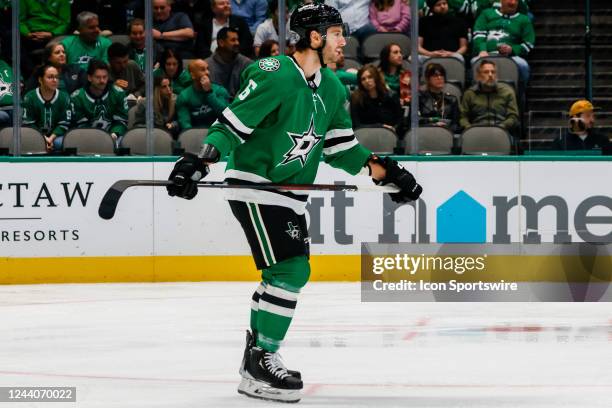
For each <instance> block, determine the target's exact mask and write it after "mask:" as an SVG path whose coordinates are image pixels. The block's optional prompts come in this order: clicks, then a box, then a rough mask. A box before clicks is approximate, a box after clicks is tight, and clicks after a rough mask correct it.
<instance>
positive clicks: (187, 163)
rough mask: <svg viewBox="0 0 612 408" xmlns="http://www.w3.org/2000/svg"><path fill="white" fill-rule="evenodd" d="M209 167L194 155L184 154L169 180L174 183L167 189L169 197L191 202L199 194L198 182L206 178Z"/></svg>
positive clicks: (175, 165)
mask: <svg viewBox="0 0 612 408" xmlns="http://www.w3.org/2000/svg"><path fill="white" fill-rule="evenodd" d="M207 174H208V166H207V165H206V164H205V163H204V160H202V159H201V158H200V157H198V156H196V155H195V154H193V153H184V154H183V156H182V157H181V158H180V159H178V160H177V162H176V163H175V164H174V169H172V172H171V173H170V176H169V177H168V180H170V181H172V182H174V184H171V185H169V186H167V187H166V189H167V190H168V195H170V196H171V197H173V196H177V197H181V198H185V199H187V200H191V199H192V198H193V197H195V196H196V195H197V194H198V181H200V180H201V179H203V178H204V177H206V175H207Z"/></svg>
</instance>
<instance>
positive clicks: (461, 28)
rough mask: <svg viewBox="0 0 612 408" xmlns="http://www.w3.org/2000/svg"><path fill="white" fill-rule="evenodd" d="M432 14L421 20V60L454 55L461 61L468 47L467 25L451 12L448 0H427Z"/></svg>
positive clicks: (453, 56)
mask: <svg viewBox="0 0 612 408" xmlns="http://www.w3.org/2000/svg"><path fill="white" fill-rule="evenodd" d="M427 4H428V5H429V7H430V8H431V11H432V14H431V15H429V16H426V17H422V18H421V20H420V21H419V60H420V61H421V62H423V61H425V60H426V59H428V58H433V57H452V58H457V59H458V60H460V61H461V62H463V61H464V59H463V56H464V55H465V53H466V52H467V49H468V39H467V37H468V36H467V26H466V25H465V23H464V21H463V20H462V19H461V18H459V17H457V16H454V15H451V14H450V13H449V5H448V0H427Z"/></svg>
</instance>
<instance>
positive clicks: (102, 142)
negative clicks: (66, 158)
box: [63, 128, 115, 155]
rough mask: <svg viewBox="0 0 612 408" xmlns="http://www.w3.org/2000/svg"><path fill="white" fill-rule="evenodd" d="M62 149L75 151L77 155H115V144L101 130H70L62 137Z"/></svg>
mask: <svg viewBox="0 0 612 408" xmlns="http://www.w3.org/2000/svg"><path fill="white" fill-rule="evenodd" d="M63 148H64V150H67V149H69V150H70V149H76V154H78V155H92V154H96V155H98V154H99V155H107V154H114V153H115V142H114V141H113V138H112V137H111V136H110V135H109V134H108V133H106V132H105V131H103V130H101V129H88V128H84V129H72V130H70V131H68V133H66V136H64V145H63Z"/></svg>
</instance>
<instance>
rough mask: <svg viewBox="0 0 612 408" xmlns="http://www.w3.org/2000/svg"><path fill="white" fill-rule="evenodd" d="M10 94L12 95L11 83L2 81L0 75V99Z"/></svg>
mask: <svg viewBox="0 0 612 408" xmlns="http://www.w3.org/2000/svg"><path fill="white" fill-rule="evenodd" d="M7 76H8V75H7ZM12 95H13V84H12V83H10V82H6V81H4V80H3V79H2V78H1V77H0V99H2V98H4V97H5V96H12Z"/></svg>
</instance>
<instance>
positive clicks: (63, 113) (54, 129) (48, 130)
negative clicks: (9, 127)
mask: <svg viewBox="0 0 612 408" xmlns="http://www.w3.org/2000/svg"><path fill="white" fill-rule="evenodd" d="M35 76H36V78H37V80H38V84H39V86H38V87H37V88H36V89H33V90H31V91H30V92H28V93H26V94H25V96H24V98H23V103H22V108H23V122H22V123H23V125H24V126H31V127H33V128H35V129H37V130H38V131H39V132H40V133H42V135H43V136H44V138H45V141H46V143H47V151H49V152H50V151H52V150H54V149H55V150H57V151H59V150H61V149H62V141H63V139H64V134H65V133H66V131H67V130H68V128H69V127H70V122H71V120H72V102H71V100H70V96H69V95H68V93H67V92H65V91H61V90H59V89H58V87H59V72H58V71H57V68H55V67H54V66H53V65H44V66H42V67H39V68H38V69H37V70H36V72H35Z"/></svg>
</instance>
